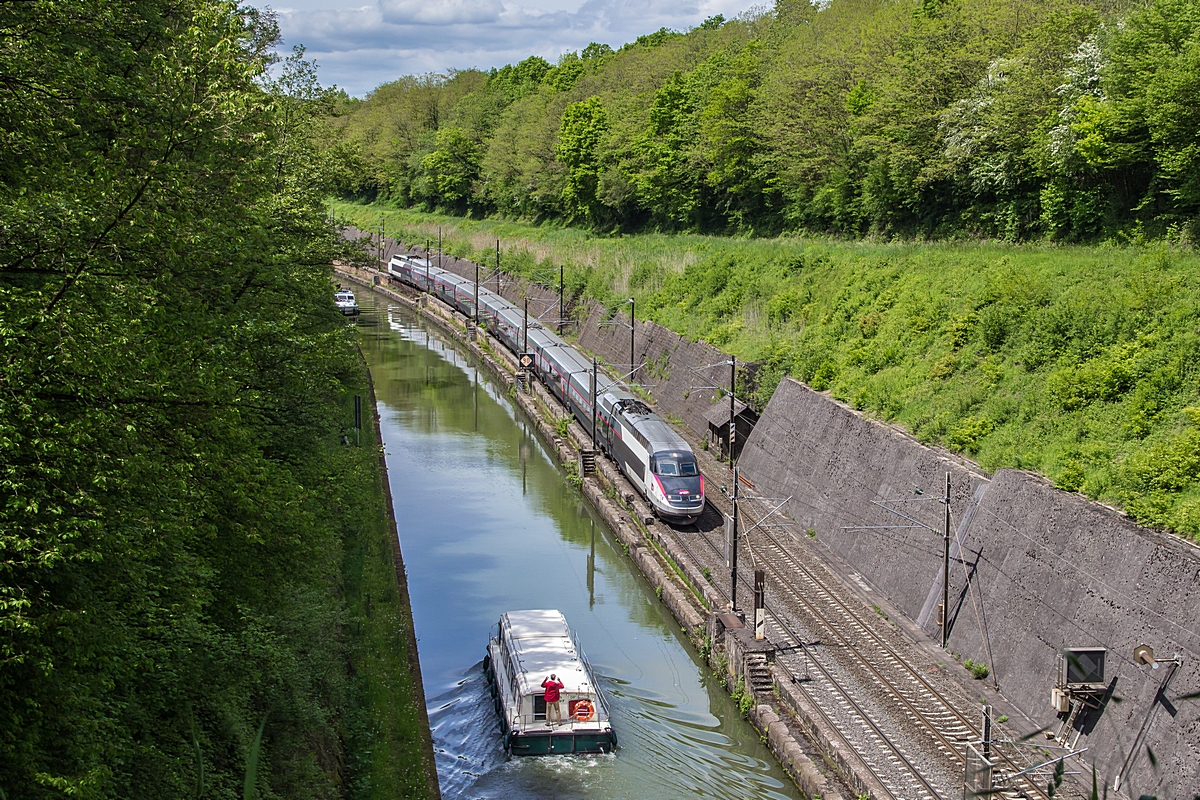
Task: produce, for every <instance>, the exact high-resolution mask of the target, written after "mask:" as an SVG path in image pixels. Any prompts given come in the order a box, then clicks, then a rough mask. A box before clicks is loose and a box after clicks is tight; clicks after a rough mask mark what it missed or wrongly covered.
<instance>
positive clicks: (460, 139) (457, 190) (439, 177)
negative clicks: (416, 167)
mask: <svg viewBox="0 0 1200 800" xmlns="http://www.w3.org/2000/svg"><path fill="white" fill-rule="evenodd" d="M436 141H437V145H436V147H435V148H434V151H433V152H432V153H429V154H428V155H426V156H424V157H423V158H422V159H421V168H422V169H423V170H424V171H425V177H426V179H427V180H428V181H429V184H430V185H431V187H432V189H433V192H434V196H435V197H436V198H437V200H438V201H439V202H442V203H445V204H446V205H448V206H450V207H452V208H465V206H466V202H467V200H468V199H469V198H470V192H471V184H472V182H474V180H475V178H476V177H477V176H478V174H479V160H480V152H479V145H478V144H476V143H475V142H473V141H472V140H471V139H470V138H469V137H468V136H467V134H466V132H465V131H463V130H462V129H461V128H455V127H447V128H442V129H441V130H439V131H438V132H437V139H436Z"/></svg>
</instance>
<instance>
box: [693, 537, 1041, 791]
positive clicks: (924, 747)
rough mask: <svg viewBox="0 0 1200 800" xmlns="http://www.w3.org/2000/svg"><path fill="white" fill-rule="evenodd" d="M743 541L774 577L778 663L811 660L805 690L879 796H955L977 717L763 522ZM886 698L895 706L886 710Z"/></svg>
mask: <svg viewBox="0 0 1200 800" xmlns="http://www.w3.org/2000/svg"><path fill="white" fill-rule="evenodd" d="M697 532H698V533H699V534H700V540H701V541H703V542H704V544H705V545H706V546H707V547H706V549H707V550H709V551H711V552H712V553H713V554H715V555H716V556H717V561H718V563H720V564H723V563H724V552H723V550H722V548H721V546H720V545H718V543H716V542H714V541H713V535H712V532H705V531H702V530H701V529H700V527H699V526H697ZM673 536H674V539H675V540H676V542H677V543H678V544H679V545H680V546H681V547H682V548H684V549H685V550H686V551H687V552H688V554H689V555H690V556H691V557H692V558H693V559H694V560H696V561H697V563H707V562H709V559H702V558H697V555H696V553H695V552H693V551H692V548H691V545H690V544H689V542H688V537H686V536H685V535H683V534H682V533H681V532H679V531H673ZM743 541H744V542H745V544H743V547H746V549H747V550H748V551H749V553H750V556H751V558H752V559H754V561H755V562H756V563H757V564H758V565H759V566H761V567H762V568H763V569H766V570H767V572H768V573H769V574H770V575H771V576H772V578H773V580H770V581H768V584H767V586H768V589H767V600H768V602H767V610H768V617H769V622H770V624H771V626H772V628H774V629H775V630H773V631H772V632H773V633H778V634H782V639H783V640H784V641H790V642H791V643H792V645H793V646H792V648H790V649H791V651H792V652H791V653H790V654H789V653H781V654H780V656H779V658H780V660H781V661H782V664H783V666H784V667H785V668H786V669H788V670H789V671H790V672H791V673H792V674H793V675H795V674H797V672H798V671H799V670H800V669H803V666H804V665H802V664H801V663H799V661H798V659H799V657H800V656H799V654H800V653H803V654H804V656H806V657H807V660H808V664H809V665H811V666H813V667H814V668H815V669H816V672H817V675H818V680H816V681H809V682H806V683H804V684H803V685H802V686H801V689H802V691H804V693H805V694H806V695H807V696H808V697H809V699H810V700H811V701H812V703H813V704H814V705H815V706H816V708H817V709H818V710H819V713H820V714H821V715H822V717H824V720H825V721H826V723H827V724H828V728H829V729H830V730H833V731H836V732H837V734H838V736H839V737H840V738H841V739H842V740H843V742H844V744H845V745H846V746H847V748H848V749H849V750H850V751H851V752H853V753H855V754H856V755H857V757H858V758H859V760H860V761H861V762H862V763H863V764H864V765H865V767H866V768H867V770H868V771H869V772H870V773H871V775H872V776H873V777H874V779H875V781H876V782H877V783H878V784H879V785H880V786H881V787H882V788H883V790H884V791H885V792H886V793H887V794H885V795H884V797H883V798H879V800H884V798H888V797H890V798H895V800H918V799H919V800H926V798H928V799H929V800H949V799H950V798H958V797H960V796H961V792H962V789H961V785H962V784H961V778H957V780H955V777H956V776H961V775H962V770H963V766H964V763H965V759H966V754H965V748H966V744H967V743H968V742H970V741H973V740H977V739H978V737H979V733H978V728H977V727H976V725H975V723H974V722H973V721H972V720H970V719H969V718H967V716H966V715H964V714H963V713H962V712H960V711H958V710H957V709H956V707H955V705H954V704H953V703H952V702H950V701H949V700H947V699H946V698H945V697H944V696H943V695H942V693H941V692H940V691H938V689H937V688H936V687H934V686H933V685H932V684H931V683H930V681H929V680H928V679H926V678H925V677H924V676H923V675H922V674H921V673H920V672H919V670H918V669H916V668H915V667H913V666H912V665H911V664H910V663H909V662H908V661H907V660H906V659H905V658H904V657H902V656H901V655H900V654H899V653H897V652H896V650H895V648H894V647H893V646H892V645H891V644H890V643H888V642H887V641H886V640H885V639H884V637H883V636H881V635H880V634H879V632H878V631H877V630H876V624H878V623H877V622H876V621H875V620H869V621H868V620H865V619H863V616H862V615H861V614H860V613H859V611H858V610H856V609H855V608H853V607H852V606H851V604H849V603H847V602H845V601H843V600H842V599H841V598H840V597H839V596H838V594H837V592H836V591H834V590H833V589H832V588H831V587H830V586H829V584H828V583H827V582H826V581H825V580H824V579H823V578H822V577H821V576H819V575H817V574H815V573H814V571H813V570H811V569H809V568H808V567H807V566H805V565H804V564H803V563H802V562H801V561H800V560H799V559H797V558H796V557H795V555H794V554H793V553H791V552H789V550H788V548H787V547H785V546H784V544H783V543H782V542H780V540H779V539H778V538H777V537H776V536H775V535H774V534H772V533H771V531H770V530H769V529H766V528H759V529H758V530H756V531H755V532H754V534H753V535H752V536H748V537H747V538H746V539H745V540H743ZM739 580H740V581H741V583H742V584H744V585H745V586H746V587H747V595H749V594H750V591H752V587H751V585H750V583H749V581H748V580H747V579H746V578H745V577H742V576H740V575H739ZM727 585H728V578H727V577H726V578H725V579H724V581H723V582H722V585H716V584H714V586H715V587H716V588H717V590H718V592H720V593H721V594H722V595H723V596H724V597H726V598H728V596H729V593H728V591H727ZM796 619H807V620H811V621H812V623H813V627H814V629H820V630H821V631H822V633H821V634H820V635H821V636H822V637H824V636H825V635H827V636H828V637H829V639H828V644H830V645H832V646H833V647H832V649H834V650H836V653H837V658H836V659H835V661H836V662H838V664H839V666H840V667H841V669H843V670H848V671H849V672H850V673H852V675H853V678H854V679H855V680H847V679H846V678H845V677H844V676H843V677H840V678H839V677H838V675H837V674H835V673H836V672H837V670H835V669H831V668H830V666H829V665H827V664H825V663H823V661H822V659H818V658H817V657H816V656H815V653H813V651H812V648H811V647H810V645H809V644H808V642H807V640H806V637H805V636H804V635H803V634H802V633H801V632H800V631H798V630H796V627H795V622H794V620H796ZM872 623H875V624H872ZM814 632H815V631H814ZM851 682H857V683H860V684H862V685H867V686H871V687H873V689H874V691H873V692H872V693H871V694H873V695H874V697H863V696H862V695H863V693H862V692H851V691H850V690H849V689H848V688H847V686H846V684H847V683H851ZM880 701H882V702H880ZM884 704H886V705H888V706H890V707H891V710H890V711H885V710H884V708H883V707H882V706H883V705H884ZM896 711H899V712H900V713H899V714H897V713H896ZM903 741H909V742H914V743H916V744H917V746H916V747H914V748H912V749H911V750H910V749H908V748H905V747H904V746H902V745H901V744H900V742H903ZM993 753H994V754H995V756H998V757H999V759H1000V760H1001V761H1003V762H1004V764H1003V765H1002V769H1003V768H1007V770H1006V771H1010V772H1011V773H1015V772H1019V771H1020V769H1021V767H1020V765H1018V764H1017V763H1016V762H1015V761H1014V760H1013V759H1012V758H1011V757H1009V756H1008V755H1007V754H1005V753H1003V752H1001V751H999V750H996V749H994V750H993ZM995 756H994V757H995ZM876 793H877V792H876ZM996 796H999V797H1003V798H1011V799H1012V800H1016V798H1036V799H1039V800H1043V799H1044V800H1048V795H1047V794H1046V792H1045V790H1044V789H1043V788H1042V787H1040V786H1038V785H1037V784H1036V783H1033V782H1032V781H1031V780H1029V779H1022V780H1021V782H1020V784H1019V785H1014V786H1013V787H1010V788H1006V789H1005V790H1004V791H1002V792H997V795H996Z"/></svg>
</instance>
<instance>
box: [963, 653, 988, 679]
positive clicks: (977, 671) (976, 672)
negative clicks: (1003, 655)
mask: <svg viewBox="0 0 1200 800" xmlns="http://www.w3.org/2000/svg"><path fill="white" fill-rule="evenodd" d="M963 666H964V667H966V668H967V671H968V672H970V673H971V676H972V677H974V678H975V680H977V681H981V680H983V679H984V678H986V677H987V676H988V675H989V674H990V673H991V670H990V669H988V665H987V664H984V663H983V662H982V661H972V660H971V659H969V658H968V659H967V660H966V661H964V662H963Z"/></svg>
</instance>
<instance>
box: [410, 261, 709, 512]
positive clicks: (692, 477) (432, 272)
mask: <svg viewBox="0 0 1200 800" xmlns="http://www.w3.org/2000/svg"><path fill="white" fill-rule="evenodd" d="M388 273H389V274H390V275H391V276H392V277H393V278H395V279H396V280H399V281H400V282H402V283H404V284H407V285H409V286H412V287H414V288H417V289H420V290H421V291H425V292H429V293H430V294H432V295H434V296H435V297H437V298H439V299H440V300H442V301H443V302H445V303H446V304H448V305H450V306H452V307H454V308H455V309H457V310H459V311H461V312H462V313H463V314H465V315H466V316H468V317H472V318H473V317H474V316H475V291H476V289H475V282H474V281H471V280H468V279H466V278H464V277H462V276H460V275H457V274H455V273H453V272H450V271H449V270H445V269H441V268H439V267H435V266H433V265H432V264H431V263H430V262H429V260H427V259H423V258H417V257H415V256H411V255H406V254H399V255H396V256H393V257H392V260H391V261H390V262H389V263H388ZM479 324H480V325H481V326H482V327H485V328H486V329H487V330H488V332H489V333H491V334H492V336H494V337H495V338H496V339H498V340H499V341H500V342H502V343H503V344H504V346H505V347H507V348H508V349H509V350H511V351H512V352H513V353H514V354H517V355H519V354H521V353H530V354H533V356H534V358H535V362H534V363H535V367H534V370H533V371H534V374H536V375H537V377H538V379H539V380H540V381H541V382H542V383H543V384H544V385H545V386H546V388H547V389H548V390H549V391H550V393H551V394H553V395H554V396H555V397H556V398H558V400H559V401H560V402H561V403H563V405H564V406H566V407H567V408H569V409H570V410H571V413H572V415H574V417H575V419H576V420H578V421H579V424H580V425H582V426H583V429H584V430H585V431H587V432H588V433H589V434H590V433H591V432H592V420H593V411H592V397H593V381H595V392H594V394H595V397H596V403H595V406H596V408H595V420H596V430H595V435H596V443H597V445H598V446H599V448H600V449H601V451H602V452H604V454H605V455H607V456H608V457H609V458H611V459H612V460H613V461H614V462H615V463H616V464H617V465H618V466H619V467H620V468H621V471H622V472H624V473H625V476H626V477H627V478H628V479H629V481H630V483H632V484H633V485H634V486H636V487H637V489H638V491H639V492H640V493H641V494H642V496H644V497H645V498H646V500H647V501H648V502H649V503H650V507H651V508H652V509H653V510H654V513H655V514H656V515H657V516H658V517H659V518H661V519H664V520H667V521H670V522H676V523H689V522H694V521H695V520H696V519H697V518H698V517H699V516H700V514H701V513H703V511H704V476H702V475H701V474H700V469H699V465H698V464H697V463H696V456H695V454H694V453H693V452H692V449H691V447H690V446H689V445H688V443H687V441H686V440H684V438H683V437H682V436H680V435H679V434H678V433H676V432H675V430H674V429H672V428H671V426H670V425H668V424H667V423H666V422H664V421H663V420H662V419H661V418H660V417H659V416H658V415H657V414H655V413H654V412H653V411H651V410H650V409H649V407H647V406H646V404H645V403H643V402H642V401H641V400H640V399H639V398H638V397H637V396H636V395H634V394H632V393H631V392H630V391H629V390H628V388H627V387H626V386H624V385H623V384H622V383H620V382H619V381H615V380H613V379H611V378H609V377H608V376H606V375H603V374H593V371H592V362H591V361H590V360H588V359H585V358H584V357H583V355H582V354H581V353H579V351H577V350H576V349H575V348H573V347H571V346H570V345H569V344H567V343H566V342H565V341H563V340H562V339H561V338H560V337H558V336H557V335H555V334H554V333H552V332H551V331H549V330H547V329H546V328H545V327H543V326H542V325H541V324H540V323H538V322H536V321H533V320H529V321H528V323H527V324H526V321H525V315H524V313H523V312H522V311H521V309H519V308H517V307H516V306H515V305H513V304H512V303H510V302H508V301H507V300H505V299H504V298H503V297H501V296H500V295H499V294H497V293H495V292H492V291H490V290H488V289H486V288H484V287H483V286H480V287H479Z"/></svg>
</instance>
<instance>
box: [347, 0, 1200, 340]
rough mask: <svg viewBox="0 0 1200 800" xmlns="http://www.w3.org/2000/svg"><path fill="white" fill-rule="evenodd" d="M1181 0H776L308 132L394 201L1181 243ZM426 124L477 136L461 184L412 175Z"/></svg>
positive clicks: (656, 218) (773, 225)
mask: <svg viewBox="0 0 1200 800" xmlns="http://www.w3.org/2000/svg"><path fill="white" fill-rule="evenodd" d="M1193 5H1194V4H1192V3H1190V2H1189V0H1151V2H1148V3H1145V4H1140V5H1139V4H1129V3H1096V2H1092V0H1050V2H1044V3H1039V4H1036V5H1035V6H1033V7H1030V6H1029V5H1028V4H1026V3H1023V2H1020V0H985V2H977V3H949V2H940V1H939V2H934V1H933V0H930V2H924V3H921V4H920V6H919V8H918V9H917V13H913V7H912V4H907V5H906V4H896V3H878V2H871V3H848V2H847V3H821V4H816V3H807V2H782V3H776V4H775V5H774V7H773V8H772V9H770V10H769V11H768V10H763V11H759V12H756V13H754V14H750V15H744V16H742V17H739V18H738V19H735V20H725V19H724V18H723V17H721V16H720V15H717V16H715V17H711V18H709V19H707V20H705V21H704V22H703V23H702V24H700V25H699V26H697V27H696V28H694V29H692V30H690V31H688V32H687V33H679V32H675V31H670V30H667V29H665V28H664V29H661V30H659V31H656V32H654V33H650V34H647V35H644V36H640V37H638V38H637V40H636V41H634V42H631V43H629V44H627V45H625V46H624V47H622V48H621V49H620V50H619V51H617V52H613V51H612V49H611V48H609V47H607V46H606V45H598V44H595V43H593V44H591V45H589V46H588V47H587V48H585V49H584V50H583V51H582V53H578V54H577V53H567V54H565V55H564V56H563V57H562V58H561V59H560V60H559V62H558V64H556V65H554V66H551V65H550V64H549V63H547V62H546V61H545V60H543V59H541V58H539V57H536V56H534V57H531V58H528V59H526V60H524V61H521V62H520V63H517V64H512V65H508V66H506V67H503V68H501V69H498V70H492V71H491V72H489V73H487V74H484V73H479V72H475V71H465V72H461V73H453V74H451V75H445V76H441V75H427V76H423V77H419V78H418V77H408V78H404V79H401V80H400V81H397V82H395V83H392V84H387V85H385V86H381V87H379V89H377V90H376V91H375V92H374V93H372V95H371V96H369V97H368V98H367V99H366V100H365V101H362V102H355V101H346V102H342V103H339V104H338V105H337V107H336V111H335V113H334V114H332V115H331V120H330V124H331V126H332V127H333V128H334V129H336V130H339V131H341V132H342V134H343V137H344V138H343V145H344V147H345V148H346V149H347V150H348V151H353V152H355V155H354V157H353V158H352V159H351V160H352V161H353V162H354V163H355V165H356V169H357V171H358V172H359V174H360V180H359V181H358V185H357V186H356V187H355V192H356V193H357V194H359V195H366V196H377V195H385V196H388V197H391V198H394V199H396V200H397V201H398V202H400V203H401V204H405V205H414V204H421V205H424V206H425V207H444V208H454V209H457V210H459V211H463V210H465V209H466V208H468V207H469V208H470V209H471V210H472V211H483V212H500V213H502V214H510V215H517V216H521V217H524V218H528V219H539V220H540V219H560V220H564V221H573V222H576V223H579V224H585V225H588V226H590V227H593V228H597V229H604V230H609V229H621V230H638V229H645V228H647V227H649V228H655V229H683V230H698V231H711V232H720V231H730V232H774V231H778V230H781V229H791V230H799V231H809V232H831V233H837V234H839V235H850V236H860V235H880V236H886V237H891V236H897V235H899V236H902V237H913V238H946V237H950V238H953V237H962V236H972V237H989V238H998V239H1003V240H1007V241H1016V240H1036V239H1040V238H1048V239H1053V240H1062V241H1079V240H1094V239H1112V240H1118V241H1120V240H1123V239H1124V238H1125V237H1130V236H1133V237H1147V236H1149V237H1151V238H1154V237H1168V238H1171V239H1173V240H1180V241H1187V242H1190V241H1194V240H1195V237H1196V235H1197V231H1196V224H1197V223H1196V220H1197V218H1198V215H1200V178H1197V175H1200V133H1198V132H1197V131H1200V111H1197V109H1200V77H1198V76H1200V26H1198V24H1197V21H1196V18H1195V14H1194V9H1193V8H1192V6H1193ZM589 98H597V102H598V104H599V105H600V106H602V107H603V108H604V109H605V110H606V112H607V116H608V121H607V127H605V129H604V132H603V135H601V136H598V137H595V136H590V135H589V134H588V133H587V132H586V131H587V129H589V128H592V127H594V123H595V118H594V115H590V116H589V117H588V118H587V119H586V120H574V119H573V120H572V123H573V124H576V123H577V124H578V125H579V126H580V128H581V130H580V132H579V134H578V135H579V136H582V137H583V139H585V140H586V141H584V142H578V141H577V142H573V143H568V144H566V145H565V146H566V151H564V152H565V153H567V155H565V156H564V155H562V154H560V153H558V151H557V149H556V148H558V147H559V146H560V145H562V142H561V141H559V140H558V139H556V138H555V137H556V134H558V133H559V131H560V129H561V127H562V125H563V123H564V120H565V117H564V112H565V111H566V109H568V108H570V107H575V106H577V105H578V104H579V103H585V102H588V101H589ZM445 128H453V129H458V130H461V131H462V132H463V136H464V137H465V140H466V141H469V142H472V143H473V144H474V146H475V147H476V148H477V150H478V152H477V158H476V159H474V160H473V161H472V162H471V163H474V164H476V165H477V166H478V168H479V178H480V179H479V180H477V181H455V180H449V181H441V182H439V181H438V180H436V179H434V178H431V177H430V176H429V175H426V172H428V171H429V170H428V167H427V166H426V161H425V159H426V157H427V156H428V155H429V154H431V153H433V152H434V151H435V150H441V149H442V146H441V142H440V138H439V135H440V132H441V131H442V130H443V129H445ZM556 155H558V157H556ZM439 158H441V157H439ZM572 159H577V164H576V166H570V165H569V164H568V161H570V160H572ZM442 160H444V159H442ZM434 172H435V173H437V174H444V173H440V172H438V170H436V169H435V170H434ZM981 319H982V320H983V321H984V322H987V323H991V322H998V321H1000V320H999V319H993V318H991V317H989V316H987V315H982V314H981ZM986 330H987V331H988V332H989V333H1001V332H1002V330H1003V329H1002V328H997V327H994V326H991V325H989V327H987V328H986Z"/></svg>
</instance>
